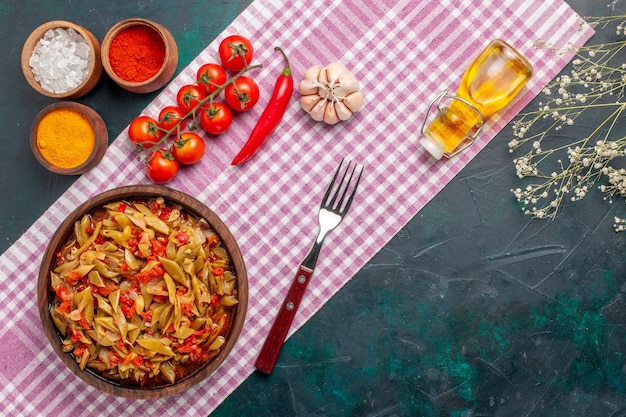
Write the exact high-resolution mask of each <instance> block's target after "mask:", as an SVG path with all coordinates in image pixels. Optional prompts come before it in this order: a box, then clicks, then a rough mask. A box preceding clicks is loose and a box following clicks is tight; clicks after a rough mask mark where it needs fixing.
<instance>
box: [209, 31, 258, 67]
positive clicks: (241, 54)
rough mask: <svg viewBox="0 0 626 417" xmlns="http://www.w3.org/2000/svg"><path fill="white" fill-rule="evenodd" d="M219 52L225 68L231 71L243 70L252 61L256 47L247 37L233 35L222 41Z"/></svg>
mask: <svg viewBox="0 0 626 417" xmlns="http://www.w3.org/2000/svg"><path fill="white" fill-rule="evenodd" d="M218 53H219V56H220V62H221V63H222V65H223V66H224V68H226V69H227V70H230V71H241V70H242V69H243V68H244V67H245V66H246V65H250V63H251V62H252V57H253V56H254V48H253V47H252V43H251V42H250V41H249V40H248V39H247V38H246V37H244V36H241V35H231V36H228V37H226V38H224V40H222V42H220V46H219V48H218Z"/></svg>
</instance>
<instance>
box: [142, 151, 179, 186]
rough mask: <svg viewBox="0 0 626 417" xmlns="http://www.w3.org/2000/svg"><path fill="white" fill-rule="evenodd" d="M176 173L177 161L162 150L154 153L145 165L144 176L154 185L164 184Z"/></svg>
mask: <svg viewBox="0 0 626 417" xmlns="http://www.w3.org/2000/svg"><path fill="white" fill-rule="evenodd" d="M177 173H178V161H177V160H176V159H174V157H173V156H172V154H170V153H169V152H168V151H166V150H164V149H160V150H158V151H156V152H154V153H153V154H152V155H151V156H150V160H149V161H148V164H147V165H146V174H147V175H148V178H150V181H152V182H153V183H155V184H165V183H166V182H169V181H171V180H172V179H174V177H175V176H176V174H177Z"/></svg>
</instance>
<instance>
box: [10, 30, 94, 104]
mask: <svg viewBox="0 0 626 417" xmlns="http://www.w3.org/2000/svg"><path fill="white" fill-rule="evenodd" d="M56 28H63V29H69V28H72V29H74V30H75V31H76V32H78V33H80V34H81V35H82V37H83V38H85V41H86V42H87V44H88V45H89V50H90V57H91V59H90V62H89V69H88V72H87V75H86V76H85V78H84V79H83V81H82V82H81V83H80V84H79V85H77V86H76V87H75V88H73V89H72V90H69V91H66V92H63V93H55V92H50V91H47V90H44V89H43V88H42V87H41V84H40V83H39V82H38V81H37V80H36V79H35V75H34V74H33V69H32V67H31V66H30V63H29V61H30V58H31V56H32V55H33V51H34V49H35V46H36V45H37V43H38V42H39V41H40V40H41V39H42V38H43V36H44V34H45V33H46V32H47V31H48V30H51V29H56ZM21 62H22V72H23V73H24V77H25V78H26V81H27V82H28V84H30V86H31V87H33V88H34V89H35V91H37V92H38V93H40V94H43V95H44V96H47V97H52V98H56V99H66V100H73V99H76V98H79V97H82V96H84V95H85V94H87V93H88V92H89V91H91V90H92V89H93V88H94V87H95V86H96V84H97V83H98V81H99V80H100V78H101V76H102V61H101V59H100V42H98V39H96V37H95V36H94V35H93V34H92V33H91V32H90V31H88V30H87V29H85V28H84V27H82V26H79V25H77V24H74V23H72V22H67V21H65V20H53V21H50V22H46V23H44V24H42V25H41V26H39V27H38V28H36V29H35V30H34V31H33V32H32V33H31V34H30V35H29V36H28V38H27V39H26V41H25V42H24V46H23V48H22V57H21Z"/></svg>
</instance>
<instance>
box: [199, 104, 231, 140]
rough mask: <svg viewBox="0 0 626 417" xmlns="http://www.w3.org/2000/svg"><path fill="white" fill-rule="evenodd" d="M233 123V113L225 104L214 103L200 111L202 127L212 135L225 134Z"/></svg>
mask: <svg viewBox="0 0 626 417" xmlns="http://www.w3.org/2000/svg"><path fill="white" fill-rule="evenodd" d="M232 122H233V113H232V112H231V111H230V109H229V108H228V106H226V105H225V104H224V103H219V102H216V101H214V102H213V103H211V104H210V105H208V106H204V107H202V108H201V109H200V126H202V128H203V129H204V130H206V131H207V132H208V133H210V134H212V135H219V134H221V133H224V132H226V131H227V130H228V128H229V127H230V124H231V123H232Z"/></svg>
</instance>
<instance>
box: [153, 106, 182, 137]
mask: <svg viewBox="0 0 626 417" xmlns="http://www.w3.org/2000/svg"><path fill="white" fill-rule="evenodd" d="M186 115H187V114H186V113H185V112H184V111H182V110H181V109H180V108H179V107H177V106H167V107H164V108H163V109H162V110H161V113H159V126H160V127H161V129H163V130H166V131H170V130H172V129H174V128H175V127H176V125H180V130H183V129H184V128H185V126H187V119H185V116H186Z"/></svg>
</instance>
